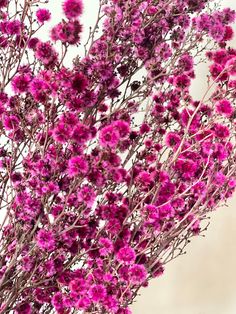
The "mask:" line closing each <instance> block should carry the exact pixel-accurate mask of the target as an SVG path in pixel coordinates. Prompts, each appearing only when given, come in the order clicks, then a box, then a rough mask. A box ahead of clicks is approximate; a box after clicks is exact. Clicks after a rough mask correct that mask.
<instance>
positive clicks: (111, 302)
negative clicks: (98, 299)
mask: <svg viewBox="0 0 236 314" xmlns="http://www.w3.org/2000/svg"><path fill="white" fill-rule="evenodd" d="M103 305H104V307H105V309H106V310H107V311H108V313H117V310H118V302H117V300H116V299H115V298H114V297H113V296H111V295H109V296H107V297H106V299H105V300H104V301H103Z"/></svg>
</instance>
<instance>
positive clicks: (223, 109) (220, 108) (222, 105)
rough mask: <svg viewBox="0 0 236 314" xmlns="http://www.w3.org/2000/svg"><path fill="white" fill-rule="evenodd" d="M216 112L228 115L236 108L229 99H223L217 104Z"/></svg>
mask: <svg viewBox="0 0 236 314" xmlns="http://www.w3.org/2000/svg"><path fill="white" fill-rule="evenodd" d="M216 112H217V113H219V114H222V115H224V116H226V117H230V116H232V114H233V112H234V109H233V107H232V105H231V103H230V101H228V100H227V99H222V100H220V101H219V102H218V103H217V104H216Z"/></svg>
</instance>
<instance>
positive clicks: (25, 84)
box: [12, 74, 31, 93]
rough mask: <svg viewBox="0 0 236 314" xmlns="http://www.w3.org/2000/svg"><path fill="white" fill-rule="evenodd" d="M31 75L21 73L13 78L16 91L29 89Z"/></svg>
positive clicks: (22, 91) (21, 91) (20, 91)
mask: <svg viewBox="0 0 236 314" xmlns="http://www.w3.org/2000/svg"><path fill="white" fill-rule="evenodd" d="M30 81H31V76H30V75H29V74H20V75H17V76H15V77H14V78H13V79H12V87H13V90H14V92H15V93H24V92H27V91H28V89H29V84H30Z"/></svg>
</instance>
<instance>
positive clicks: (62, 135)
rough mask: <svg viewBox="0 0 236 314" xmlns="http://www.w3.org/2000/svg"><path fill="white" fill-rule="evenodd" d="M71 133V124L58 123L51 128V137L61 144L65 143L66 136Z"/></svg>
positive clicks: (68, 136)
mask: <svg viewBox="0 0 236 314" xmlns="http://www.w3.org/2000/svg"><path fill="white" fill-rule="evenodd" d="M71 135H72V128H71V126H69V125H67V124H64V123H58V124H57V125H56V127H55V128H54V130H53V138H54V139H55V141H57V142H59V143H62V144H63V143H66V142H67V140H68V138H70V137H71Z"/></svg>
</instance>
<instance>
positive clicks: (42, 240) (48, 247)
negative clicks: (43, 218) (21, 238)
mask: <svg viewBox="0 0 236 314" xmlns="http://www.w3.org/2000/svg"><path fill="white" fill-rule="evenodd" d="M36 240H37V245H38V246H39V247H40V248H41V249H42V250H44V251H49V252H51V251H53V250H54V249H55V238H54V235H53V233H52V231H48V230H44V229H41V230H39V232H38V234H37V237H36Z"/></svg>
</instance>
